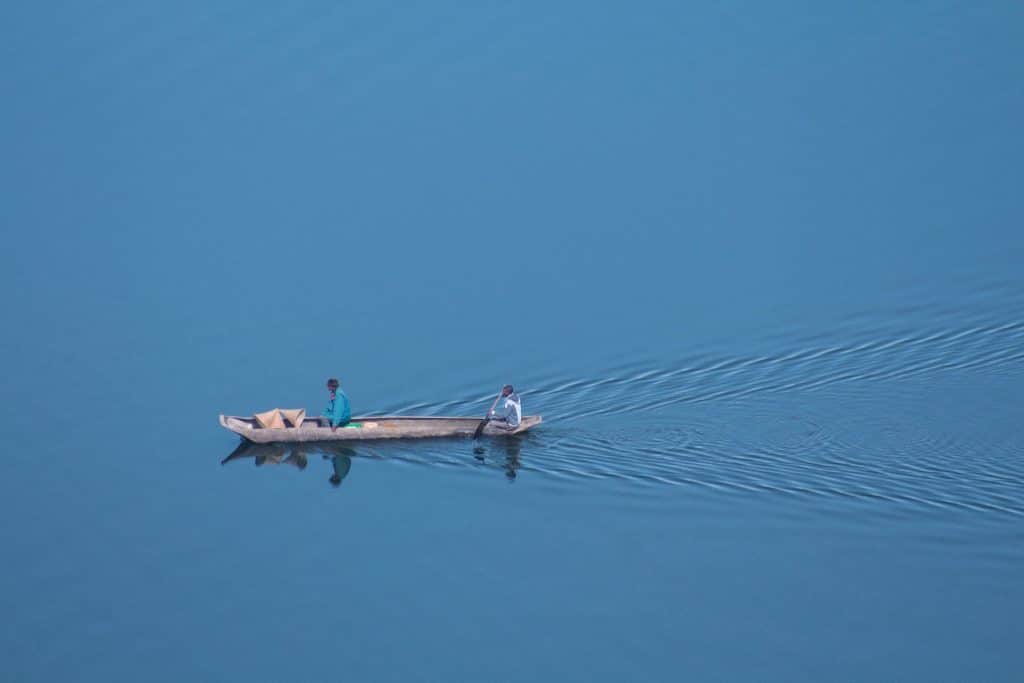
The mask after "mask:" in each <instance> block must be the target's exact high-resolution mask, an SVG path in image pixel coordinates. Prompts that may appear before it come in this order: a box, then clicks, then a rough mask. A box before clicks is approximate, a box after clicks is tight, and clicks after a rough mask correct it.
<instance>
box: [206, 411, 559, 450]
mask: <svg viewBox="0 0 1024 683" xmlns="http://www.w3.org/2000/svg"><path fill="white" fill-rule="evenodd" d="M542 421H543V418H541V416H540V415H527V416H526V417H524V418H523V421H522V423H520V425H519V426H518V427H517V428H515V429H503V428H502V427H499V426H497V425H496V424H493V423H488V424H487V426H486V427H484V432H483V433H484V434H485V435H487V436H509V435H514V434H522V433H523V432H525V431H526V430H528V429H530V428H531V427H535V426H536V425H538V424H540V423H541V422H542ZM220 424H221V426H222V427H224V428H225V429H227V430H228V431H231V432H234V433H235V434H238V435H239V436H240V437H242V438H243V439H246V440H247V441H252V442H253V443H298V442H306V441H371V440H378V439H430V438H442V437H453V436H472V435H473V432H475V431H476V428H477V426H478V425H479V424H480V418H476V417H403V416H392V415H384V416H379V417H378V416H363V417H354V418H352V421H351V422H350V423H349V424H350V425H354V424H358V425H361V426H358V427H355V426H346V427H340V428H338V429H333V430H332V429H331V428H330V427H326V426H321V425H320V423H319V422H318V421H317V420H316V419H315V418H314V419H310V420H307V421H306V422H303V423H302V426H301V427H297V428H296V427H286V428H283V429H266V428H263V427H259V426H258V425H257V424H256V421H255V420H254V419H253V418H251V417H235V416H232V415H221V416H220Z"/></svg>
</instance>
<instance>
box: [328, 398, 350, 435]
mask: <svg viewBox="0 0 1024 683" xmlns="http://www.w3.org/2000/svg"><path fill="white" fill-rule="evenodd" d="M351 417H352V410H351V408H350V407H349V403H348V396H346V395H345V393H344V392H342V391H338V393H336V394H335V398H334V413H333V414H332V415H331V416H330V418H331V426H332V427H338V426H340V425H342V424H344V423H345V422H348V421H349V418H351Z"/></svg>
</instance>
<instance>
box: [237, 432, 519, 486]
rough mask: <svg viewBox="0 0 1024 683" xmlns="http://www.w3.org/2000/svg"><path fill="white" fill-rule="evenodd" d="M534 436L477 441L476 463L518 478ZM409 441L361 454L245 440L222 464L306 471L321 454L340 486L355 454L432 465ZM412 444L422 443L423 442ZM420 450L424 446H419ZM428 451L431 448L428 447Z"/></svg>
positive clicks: (318, 444)
mask: <svg viewBox="0 0 1024 683" xmlns="http://www.w3.org/2000/svg"><path fill="white" fill-rule="evenodd" d="M533 438H534V435H531V434H516V435H507V436H501V437H499V438H490V439H486V440H483V441H475V442H473V443H474V444H476V445H475V446H474V448H473V450H472V454H473V457H474V458H475V459H476V465H477V466H480V465H483V466H485V467H487V468H489V469H490V468H493V469H496V470H499V471H501V472H502V473H503V474H504V475H505V477H506V479H507V480H508V481H509V483H512V482H514V481H516V479H517V477H518V473H519V470H520V467H521V465H522V463H521V455H522V449H523V445H524V444H525V443H527V442H529V441H532V440H533ZM409 443H410V442H409V441H406V440H394V441H391V442H390V443H387V444H375V445H374V448H372V449H368V450H367V449H364V450H366V452H364V453H362V454H361V455H360V453H358V452H357V451H356V449H355V448H353V447H352V446H349V445H346V444H345V443H343V442H336V441H335V442H326V441H309V442H294V443H280V442H275V443H255V442H252V441H247V440H245V439H242V440H241V441H240V442H239V444H238V446H237V447H236V448H235V449H234V450H233V451H232V452H231V453H230V454H229V455H228V456H227V457H226V458H224V459H223V460H221V465H226V464H228V463H229V462H240V461H243V460H252V462H253V464H254V465H256V466H257V467H262V466H264V465H291V466H292V467H294V468H296V469H298V470H305V469H306V468H307V466H308V465H309V461H310V460H316V459H317V456H320V457H321V458H322V459H323V460H329V461H330V464H331V468H332V472H331V474H330V476H329V477H328V480H329V481H330V483H331V484H332V485H333V486H340V485H341V483H342V481H344V480H345V478H346V477H347V476H348V475H349V472H350V471H351V469H352V460H353V458H356V457H370V458H371V459H382V458H383V459H387V460H397V461H404V462H410V463H413V464H417V465H425V464H431V462H430V460H424V459H422V458H420V457H415V456H413V454H412V452H406V451H405V449H404V448H403V447H407V446H408V445H409ZM411 443H416V444H422V443H423V442H422V441H414V442H411ZM465 443H466V442H465V440H464V439H461V438H441V439H436V440H433V441H432V444H433V445H435V446H437V445H439V444H448V445H451V446H458V450H462V448H464V447H465ZM416 450H417V451H418V452H419V453H422V452H423V449H416ZM427 450H429V449H427ZM438 462H443V463H444V464H446V465H449V464H452V461H451V460H450V459H448V458H444V459H443V460H439V461H438ZM469 463H473V460H472V459H469V460H467V461H465V464H469Z"/></svg>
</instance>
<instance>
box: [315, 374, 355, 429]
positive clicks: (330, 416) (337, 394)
mask: <svg viewBox="0 0 1024 683" xmlns="http://www.w3.org/2000/svg"><path fill="white" fill-rule="evenodd" d="M339 386H340V385H339V382H338V380H336V379H334V378H333V377H332V378H330V379H329V380H327V389H328V391H330V392H331V400H330V401H329V402H328V403H327V407H326V408H324V412H323V413H322V414H321V417H322V418H326V422H327V423H328V424H329V425H330V427H331V431H332V432H333V431H335V430H336V429H337V428H338V427H343V426H345V425H346V424H348V421H349V419H351V417H352V410H351V408H350V407H349V404H348V396H346V395H345V392H344V391H342V390H341V389H339V388H338V387H339ZM324 421H325V420H323V419H322V420H320V424H321V426H323V424H324Z"/></svg>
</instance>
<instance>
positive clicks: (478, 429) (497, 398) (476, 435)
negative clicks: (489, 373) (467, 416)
mask: <svg viewBox="0 0 1024 683" xmlns="http://www.w3.org/2000/svg"><path fill="white" fill-rule="evenodd" d="M500 400H501V392H500V391H499V392H498V395H497V396H495V397H494V403H492V404H491V410H488V411H487V414H486V415H484V419H483V420H481V421H480V424H478V425H477V426H476V431H475V432H473V438H474V439H479V438H480V435H481V434H483V433H484V427H486V426H487V423H488V422H490V421H491V411H493V410H494V406H496V405H498V401H500Z"/></svg>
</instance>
